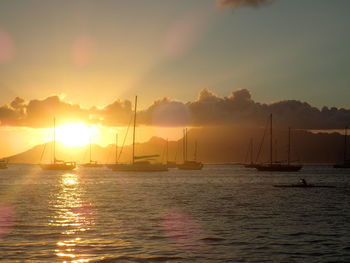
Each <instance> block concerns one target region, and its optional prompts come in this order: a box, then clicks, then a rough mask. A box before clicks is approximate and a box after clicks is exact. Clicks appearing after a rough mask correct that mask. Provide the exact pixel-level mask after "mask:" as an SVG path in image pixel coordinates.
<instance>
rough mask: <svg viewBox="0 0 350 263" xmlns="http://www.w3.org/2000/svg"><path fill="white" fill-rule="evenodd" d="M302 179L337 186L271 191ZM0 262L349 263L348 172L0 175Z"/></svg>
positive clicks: (18, 170)
mask: <svg viewBox="0 0 350 263" xmlns="http://www.w3.org/2000/svg"><path fill="white" fill-rule="evenodd" d="M299 177H304V178H306V179H307V180H308V181H309V182H312V183H317V184H327V185H334V186H337V188H310V189H300V188H289V189H283V188H274V187H272V185H273V184H278V183H295V182H297V181H298V178H299ZM0 198H1V199H0V260H7V261H9V262H11V261H13V262H18V261H19V262H22V261H26V260H27V261H32V262H350V232H349V231H348V229H349V228H350V171H346V170H335V169H332V168H331V167H321V166H309V167H305V168H304V169H303V170H302V172H300V173H297V174H293V173H292V174H289V173H287V174H281V173H277V174H276V173H273V174H271V173H258V172H256V171H255V170H251V169H245V168H243V167H241V166H229V165H227V166H223V165H221V166H220V165H208V166H205V168H204V169H203V170H202V171H178V170H171V171H170V172H167V173H151V174H143V173H139V174H135V173H117V172H112V171H110V170H108V169H106V168H103V169H88V168H79V169H77V170H76V171H74V172H71V173H66V172H55V171H41V170H40V169H39V168H38V167H37V166H34V165H11V166H10V168H9V169H8V170H2V171H0Z"/></svg>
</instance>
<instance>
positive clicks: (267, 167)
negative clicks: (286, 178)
mask: <svg viewBox="0 0 350 263" xmlns="http://www.w3.org/2000/svg"><path fill="white" fill-rule="evenodd" d="M290 131H291V129H290V128H289V129H288V161H287V163H278V162H273V160H272V152H273V146H272V114H271V115H270V163H267V164H259V165H255V168H256V169H257V170H258V171H260V172H298V171H300V169H301V168H302V167H303V166H302V165H296V164H295V165H293V164H291V163H290V152H291V143H290Z"/></svg>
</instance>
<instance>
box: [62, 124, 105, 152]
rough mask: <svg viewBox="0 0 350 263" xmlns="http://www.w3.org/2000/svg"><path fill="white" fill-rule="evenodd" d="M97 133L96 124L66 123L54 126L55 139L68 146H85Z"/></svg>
mask: <svg viewBox="0 0 350 263" xmlns="http://www.w3.org/2000/svg"><path fill="white" fill-rule="evenodd" d="M98 133H99V128H98V127H97V126H93V127H89V126H87V125H86V124H84V123H67V124H64V125H62V126H59V127H57V128H56V140H57V141H59V142H61V143H62V144H63V145H65V146H68V147H75V146H85V145H88V144H89V143H90V142H93V141H94V139H95V137H96V135H97V134H98Z"/></svg>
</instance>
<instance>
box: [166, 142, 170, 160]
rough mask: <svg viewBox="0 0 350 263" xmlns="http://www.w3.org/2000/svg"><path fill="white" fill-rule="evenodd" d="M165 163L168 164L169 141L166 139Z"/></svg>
mask: <svg viewBox="0 0 350 263" xmlns="http://www.w3.org/2000/svg"><path fill="white" fill-rule="evenodd" d="M166 162H167V163H168V162H169V139H166Z"/></svg>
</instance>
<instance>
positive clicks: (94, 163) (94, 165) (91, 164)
mask: <svg viewBox="0 0 350 263" xmlns="http://www.w3.org/2000/svg"><path fill="white" fill-rule="evenodd" d="M81 166H83V167H87V168H100V167H103V165H102V164H99V163H98V162H97V161H93V160H92V158H91V143H90V162H88V163H84V164H82V165H81Z"/></svg>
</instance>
